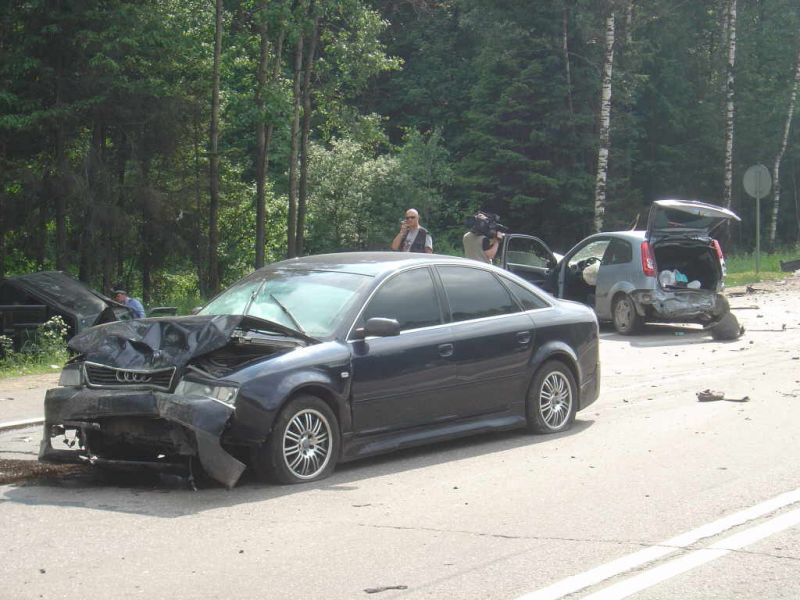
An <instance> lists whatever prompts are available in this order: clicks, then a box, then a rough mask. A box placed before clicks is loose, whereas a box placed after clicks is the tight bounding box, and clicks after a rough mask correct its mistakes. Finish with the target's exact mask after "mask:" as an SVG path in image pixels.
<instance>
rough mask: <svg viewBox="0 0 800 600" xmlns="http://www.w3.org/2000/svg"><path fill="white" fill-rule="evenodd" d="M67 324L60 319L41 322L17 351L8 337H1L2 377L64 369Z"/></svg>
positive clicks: (0, 373) (55, 318)
mask: <svg viewBox="0 0 800 600" xmlns="http://www.w3.org/2000/svg"><path fill="white" fill-rule="evenodd" d="M66 338H67V324H66V323H65V322H64V319H63V318H61V317H60V316H55V317H53V318H51V319H50V320H49V321H47V322H46V323H42V324H41V325H39V327H37V328H36V330H35V331H34V332H33V333H32V334H31V336H30V337H29V338H28V339H26V340H25V341H24V342H23V344H22V346H21V347H20V349H19V351H18V352H14V349H13V348H14V345H13V342H12V340H11V338H9V337H8V336H5V335H3V336H0V377H12V376H16V375H28V374H31V373H42V372H46V371H51V370H53V369H59V368H61V365H63V364H64V362H65V361H66V360H67V358H68V356H69V355H68V353H67V344H66Z"/></svg>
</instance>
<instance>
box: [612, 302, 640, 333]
mask: <svg viewBox="0 0 800 600" xmlns="http://www.w3.org/2000/svg"><path fill="white" fill-rule="evenodd" d="M611 319H612V322H613V323H614V329H616V330H617V333H620V334H622V335H634V334H635V333H638V332H639V330H640V329H641V328H642V317H640V316H639V313H638V312H636V305H635V304H634V303H633V298H631V297H630V296H628V295H627V294H620V295H619V296H617V297H616V298H615V299H614V304H613V306H612V308H611Z"/></svg>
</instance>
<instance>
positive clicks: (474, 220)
mask: <svg viewBox="0 0 800 600" xmlns="http://www.w3.org/2000/svg"><path fill="white" fill-rule="evenodd" d="M464 225H465V226H466V227H468V228H469V230H470V231H471V232H472V233H474V234H476V235H484V236H486V237H487V238H489V239H494V238H496V237H497V234H498V233H506V232H507V231H508V227H506V226H505V225H503V224H502V223H500V217H499V216H498V215H496V214H493V213H486V212H483V211H479V212H476V213H475V214H474V215H472V216H471V217H467V218H466V219H465V220H464ZM500 237H502V236H500Z"/></svg>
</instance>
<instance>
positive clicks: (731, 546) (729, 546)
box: [584, 509, 800, 600]
mask: <svg viewBox="0 0 800 600" xmlns="http://www.w3.org/2000/svg"><path fill="white" fill-rule="evenodd" d="M798 523H800V509H795V510H793V511H792V512H789V513H786V514H785V515H781V516H779V517H775V518H774V519H771V520H769V521H767V522H766V523H762V524H761V525H756V526H755V527H751V528H750V529H746V530H745V531H742V532H740V533H736V534H734V535H732V536H730V537H727V538H725V539H724V540H720V541H719V542H716V543H714V544H712V545H710V546H709V547H708V548H702V549H701V550H695V551H694V552H692V553H690V554H687V555H686V556H682V557H680V558H676V559H674V560H671V561H669V562H668V563H665V564H663V565H659V566H657V567H654V568H652V569H649V570H647V571H645V572H644V573H642V574H640V575H636V576H635V577H631V578H630V579H626V580H625V581H621V582H620V583H617V584H615V585H612V586H610V587H608V588H606V589H604V590H601V591H599V592H597V593H595V594H590V595H589V596H585V597H584V600H619V599H620V598H627V597H628V596H630V595H632V594H635V593H636V592H640V591H642V590H644V589H646V588H649V587H653V586H654V585H656V584H658V583H661V582H662V581H666V580H667V579H671V578H672V577H675V576H676V575H680V574H681V573H685V572H686V571H690V570H691V569H694V568H696V567H699V566H701V565H704V564H706V563H708V562H711V561H712V560H716V559H718V558H720V557H721V556H725V555H726V554H729V553H731V552H733V551H734V550H738V549H739V548H743V547H745V546H749V545H750V544H753V543H755V542H757V541H759V540H762V539H764V538H766V537H769V536H771V535H773V534H775V533H779V532H781V531H783V530H784V529H789V528H790V527H794V526H795V525H797V524H798Z"/></svg>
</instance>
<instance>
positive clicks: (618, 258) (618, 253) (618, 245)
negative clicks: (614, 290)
mask: <svg viewBox="0 0 800 600" xmlns="http://www.w3.org/2000/svg"><path fill="white" fill-rule="evenodd" d="M632 259H633V251H632V250H631V245H630V244H629V243H628V242H626V241H625V240H617V239H613V240H611V242H610V243H609V244H608V248H606V253H605V254H604V255H603V264H604V265H623V264H626V263H629V262H631V260H632Z"/></svg>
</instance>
